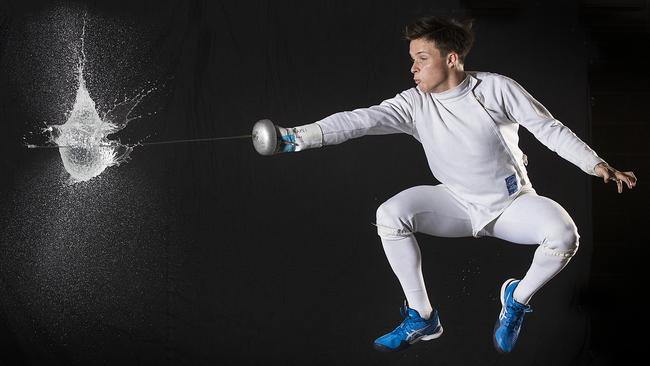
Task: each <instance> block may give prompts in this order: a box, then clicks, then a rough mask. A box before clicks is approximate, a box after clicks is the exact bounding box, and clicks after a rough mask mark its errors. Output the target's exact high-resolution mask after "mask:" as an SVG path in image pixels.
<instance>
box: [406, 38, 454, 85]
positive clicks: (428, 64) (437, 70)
mask: <svg viewBox="0 0 650 366" xmlns="http://www.w3.org/2000/svg"><path fill="white" fill-rule="evenodd" d="M409 54H410V55H411V59H412V60H413V66H411V73H413V80H415V83H416V84H417V86H418V89H420V90H421V91H422V92H424V93H431V92H434V93H439V92H442V91H445V90H447V89H449V88H448V86H447V81H448V79H449V73H450V67H449V66H448V62H447V57H442V56H441V55H440V51H439V50H438V49H437V48H436V47H435V46H434V43H433V42H432V41H429V40H426V39H424V38H418V39H414V40H412V41H411V43H410V44H409Z"/></svg>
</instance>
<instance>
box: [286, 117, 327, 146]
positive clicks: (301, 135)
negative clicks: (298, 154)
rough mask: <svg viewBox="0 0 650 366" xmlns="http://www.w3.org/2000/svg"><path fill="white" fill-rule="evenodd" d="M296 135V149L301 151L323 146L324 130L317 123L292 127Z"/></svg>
mask: <svg viewBox="0 0 650 366" xmlns="http://www.w3.org/2000/svg"><path fill="white" fill-rule="evenodd" d="M290 131H291V133H293V134H294V135H295V137H296V145H297V146H296V150H295V151H301V150H306V149H312V148H316V147H321V146H323V131H322V130H321V128H320V126H319V125H318V124H317V123H310V124H308V125H302V126H298V127H293V128H291V129H290Z"/></svg>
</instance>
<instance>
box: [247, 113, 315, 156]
mask: <svg viewBox="0 0 650 366" xmlns="http://www.w3.org/2000/svg"><path fill="white" fill-rule="evenodd" d="M253 146H254V147H255V150H257V152H258V153H260V154H261V155H273V154H277V153H284V152H294V151H302V150H306V149H310V148H314V147H321V146H323V132H322V130H321V128H320V126H319V125H318V124H316V123H311V124H308V125H303V126H298V127H292V128H285V127H280V126H277V125H274V124H273V122H271V121H270V120H268V119H266V120H261V121H258V122H257V123H255V126H253Z"/></svg>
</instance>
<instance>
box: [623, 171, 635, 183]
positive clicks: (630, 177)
mask: <svg viewBox="0 0 650 366" xmlns="http://www.w3.org/2000/svg"><path fill="white" fill-rule="evenodd" d="M624 174H625V176H626V177H627V178H628V179H629V180H630V183H632V187H634V186H635V185H636V176H635V175H634V173H633V172H625V173H624Z"/></svg>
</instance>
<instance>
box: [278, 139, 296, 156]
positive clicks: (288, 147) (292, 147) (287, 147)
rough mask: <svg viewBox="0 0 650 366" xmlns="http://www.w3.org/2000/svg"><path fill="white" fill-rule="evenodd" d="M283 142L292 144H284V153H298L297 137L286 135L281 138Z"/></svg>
mask: <svg viewBox="0 0 650 366" xmlns="http://www.w3.org/2000/svg"><path fill="white" fill-rule="evenodd" d="M281 138H282V141H286V142H291V143H290V144H282V152H294V151H296V145H294V144H295V143H296V136H295V135H284V136H282V137H281Z"/></svg>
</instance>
